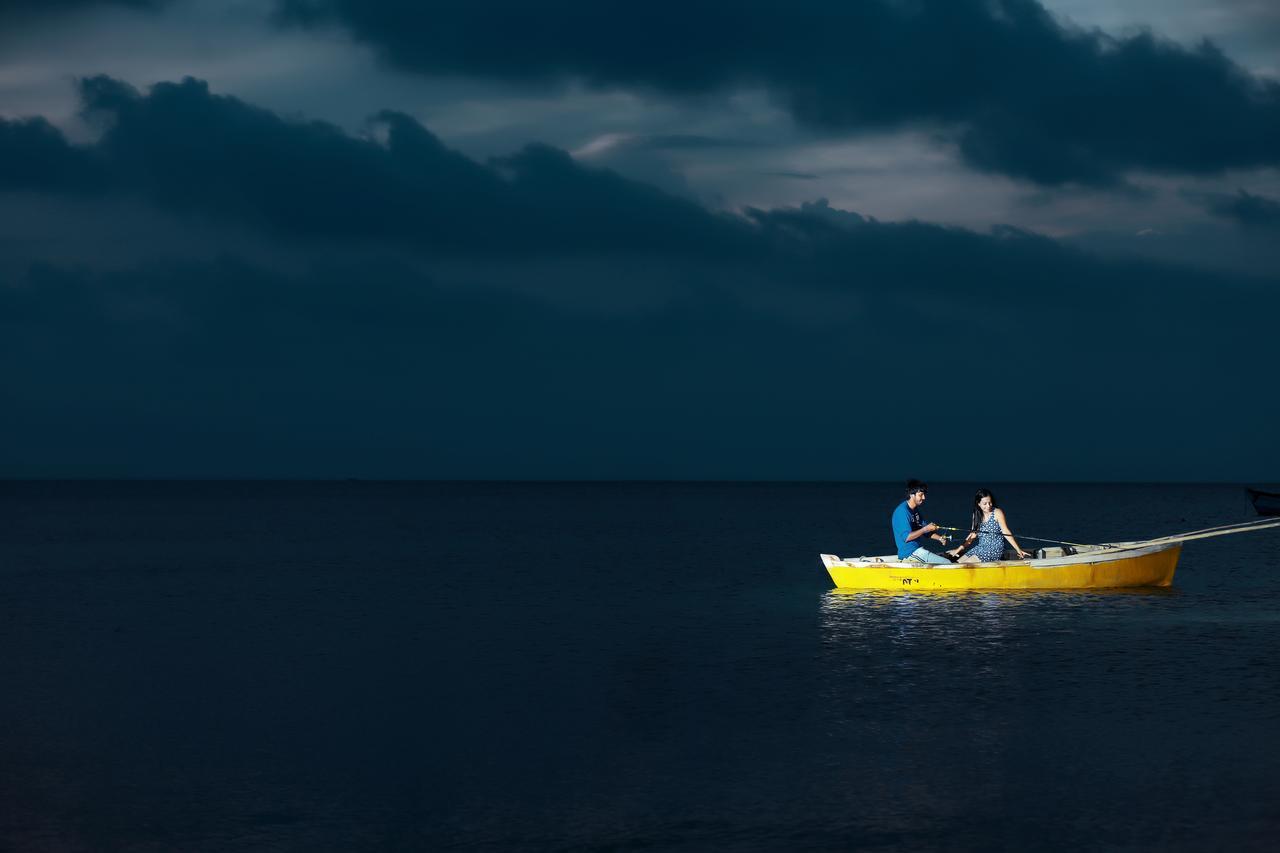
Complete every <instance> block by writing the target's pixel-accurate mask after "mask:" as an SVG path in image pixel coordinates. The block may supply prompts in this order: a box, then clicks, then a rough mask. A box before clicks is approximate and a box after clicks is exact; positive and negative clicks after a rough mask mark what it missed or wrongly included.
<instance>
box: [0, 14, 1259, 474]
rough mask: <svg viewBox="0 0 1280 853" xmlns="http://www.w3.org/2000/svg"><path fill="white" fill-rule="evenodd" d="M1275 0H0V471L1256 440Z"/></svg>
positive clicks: (441, 467) (202, 470)
mask: <svg viewBox="0 0 1280 853" xmlns="http://www.w3.org/2000/svg"><path fill="white" fill-rule="evenodd" d="M1278 318H1280V6H1276V5H1275V4H1273V3H1270V2H1257V1H1256V0H1217V1H1216V2H1211V0H1161V2H1156V0H1127V2H1126V0H1119V2H1102V0H1060V2H1054V3H1049V4H1047V5H1045V4H1041V3H1037V2H1033V0H845V2H830V0H828V2H822V1H821V0H791V2H788V3H774V2H753V1H752V0H745V2H744V0H734V1H733V2H729V0H681V2H678V3H675V2H665V0H649V2H645V3H637V4H600V3H588V2H582V0H546V1H545V2H542V3H536V4H535V3H527V2H510V0H507V2H493V0H468V2H461V0H456V1H455V0H449V1H448V2H435V3H431V2H409V0H226V2H213V0H116V2H111V0H96V1H92V0H53V2H49V0H29V1H28V2H18V1H17V0H0V394H2V395H3V396H2V397H0V402H2V403H3V405H4V413H3V414H4V417H3V420H2V421H0V422H2V423H3V429H2V431H0V476H7V477H81V476H88V477H116V476H126V477H370V478H374V477H393V478H398V477H411V478H502V479H506V478H511V479H523V478H537V479H580V478H586V479H594V478H642V479H647V478H664V479H665V478H674V479H684V478H693V479H703V478H714V479H722V478H723V479H852V480H863V479H900V478H904V477H907V476H917V477H924V478H928V479H935V480H946V479H964V480H984V481H1000V480H1040V479H1071V480H1080V479H1087V480H1214V481H1256V482H1274V481H1277V480H1280V449H1277V442H1276V440H1275V433H1276V423H1277V422H1278V421H1280V400H1278V399H1277V395H1276V389H1275V386H1276V381H1275V378H1274V377H1275V369H1274V364H1275V363H1276V358H1275V356H1274V349H1273V347H1274V343H1275V338H1276V336H1275V334H1274V330H1275V328H1276V324H1277V319H1278Z"/></svg>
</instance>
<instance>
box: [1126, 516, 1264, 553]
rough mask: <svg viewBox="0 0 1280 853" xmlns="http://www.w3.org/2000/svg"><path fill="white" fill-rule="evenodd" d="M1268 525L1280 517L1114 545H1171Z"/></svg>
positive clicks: (1140, 546) (1260, 528)
mask: <svg viewBox="0 0 1280 853" xmlns="http://www.w3.org/2000/svg"><path fill="white" fill-rule="evenodd" d="M1268 527H1280V518H1276V519H1267V520H1265V521H1250V522H1240V523H1238V524H1223V525H1219V526H1218V527H1206V528H1205V529H1204V530H1192V531H1191V532H1190V533H1174V534H1173V535H1171V536H1160V537H1157V538H1156V539H1140V540H1137V541H1134V542H1119V543H1117V545H1116V547H1121V548H1125V549H1130V548H1145V547H1147V546H1148V545H1172V544H1174V543H1175V542H1191V541H1192V540H1195V539H1212V538H1213V537H1214V536H1230V535H1231V534H1232V533H1252V532H1253V531H1255V530H1266V529H1267V528H1268Z"/></svg>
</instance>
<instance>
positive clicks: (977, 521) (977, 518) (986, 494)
mask: <svg viewBox="0 0 1280 853" xmlns="http://www.w3.org/2000/svg"><path fill="white" fill-rule="evenodd" d="M983 498H991V511H992V512H995V510H996V507H998V506H1000V504H998V503H996V496H995V492H993V491H991V490H990V489H978V491H977V492H975V493H974V496H973V523H972V524H970V525H969V529H970V530H975V531H976V530H977V529H978V528H979V527H981V526H982V507H980V506H978V501H980V500H982V499H983Z"/></svg>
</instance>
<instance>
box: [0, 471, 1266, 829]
mask: <svg viewBox="0 0 1280 853" xmlns="http://www.w3.org/2000/svg"><path fill="white" fill-rule="evenodd" d="M995 489H996V492H997V494H998V495H999V497H1000V499H1001V502H1002V504H1003V505H1004V506H1005V507H1006V509H1007V512H1008V515H1009V518H1010V521H1011V522H1012V524H1013V526H1014V529H1015V531H1021V532H1023V533H1025V534H1030V535H1038V536H1047V537H1054V538H1064V539H1069V540H1073V541H1106V540H1112V539H1122V538H1138V537H1143V536H1154V535H1160V534H1165V533H1171V532H1176V531H1179V530H1187V529H1192V528H1199V527H1205V526H1209V525H1213V524H1220V523H1227V522H1232V521H1240V520H1244V519H1246V518H1247V517H1248V515H1247V507H1246V505H1245V501H1244V497H1243V493H1242V491H1241V490H1240V489H1239V488H1235V487H1226V486H1139V485H1125V486H1084V485H1009V486H1004V487H1000V486H998V485H997V486H995ZM972 490H973V485H972V484H965V485H948V484H935V485H934V486H933V489H932V491H931V493H930V499H929V503H928V505H927V506H926V516H927V517H931V518H933V519H935V520H938V521H941V522H942V523H947V524H954V525H957V526H958V525H960V524H963V523H964V521H965V519H966V515H967V508H968V504H969V500H970V496H971V494H972ZM898 500H899V488H898V486H897V485H896V484H893V485H866V484H853V485H836V484H421V483H358V482H351V483H12V482H11V483H4V484H0V512H2V514H0V577H2V583H0V850H11V851H99V850H103V851H205V850H207V851H249V850H273V851H275V850H281V851H283V850H289V851H293V850H297V851H312V850H335V851H348V850H350V851H357V850H443V849H475V850H512V849H516V850H521V849H529V850H542V849H548V850H640V849H643V850H722V849H732V850H757V849H759V850H792V849H794V850H820V849H852V848H865V849H872V850H933V849H948V850H975V849H991V848H997V849H1012V850H1030V849H1037V850H1040V849H1061V850H1075V849H1080V848H1086V849H1109V850H1152V849H1159V850H1275V849H1277V848H1278V847H1280V533H1276V532H1275V531H1267V532H1262V533H1253V534H1247V535H1241V536H1231V537H1224V538H1221V539H1214V540H1208V541H1205V542H1195V543H1190V544H1188V545H1187V546H1186V548H1185V550H1184V552H1183V558H1182V561H1181V564H1180V565H1179V567H1178V572H1177V575H1176V577H1175V580H1174V586H1173V588H1172V589H1170V590H1151V591H1129V592H1111V593H1038V594H1019V593H972V594H961V595H927V594H925V595H922V594H918V593H917V594H909V593H900V594H858V595H849V594H839V593H835V592H833V591H832V589H831V584H830V581H829V579H828V577H827V575H826V572H825V571H824V570H823V568H822V566H821V564H820V562H819V560H818V554H819V553H820V552H823V551H827V552H836V553H842V554H861V553H883V552H887V551H888V550H890V547H889V543H890V536H889V532H888V516H889V512H890V511H891V509H892V508H893V505H894V504H895V503H896V502H897V501H898ZM930 511H931V512H930ZM1024 544H1027V543H1025V542H1024Z"/></svg>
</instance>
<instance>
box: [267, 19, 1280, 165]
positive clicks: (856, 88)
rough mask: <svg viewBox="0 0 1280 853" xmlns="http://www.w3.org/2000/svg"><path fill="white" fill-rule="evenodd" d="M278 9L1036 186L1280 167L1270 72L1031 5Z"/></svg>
mask: <svg viewBox="0 0 1280 853" xmlns="http://www.w3.org/2000/svg"><path fill="white" fill-rule="evenodd" d="M279 16H280V18H281V20H284V21H289V22H293V23H298V24H305V25H318V24H320V23H323V22H336V23H339V24H340V25H342V26H343V27H345V28H347V29H348V30H349V31H350V32H351V33H353V34H354V35H355V36H356V37H357V38H359V39H361V40H363V41H365V42H367V43H369V44H371V45H372V46H374V47H375V48H376V49H377V50H378V51H379V52H380V53H381V55H382V56H383V57H384V58H385V59H386V60H387V62H389V63H390V64H392V65H393V66H394V67H397V68H400V69H405V70H410V71H415V72H420V73H424V74H437V75H457V74H466V75H476V76H484V77H493V78H499V79H502V80H506V81H511V82H514V83H524V84H529V83H535V82H541V83H552V82H555V81H560V80H564V79H570V78H573V79H581V80H585V81H587V82H588V83H590V84H592V85H595V86H599V87H619V88H635V89H642V90H649V91H655V90H656V91H660V92H664V93H667V94H674V95H695V94H697V95H701V94H705V93H713V92H727V91H730V90H733V89H735V88H739V87H763V88H765V89H767V90H769V91H771V92H773V93H774V94H775V96H776V97H777V98H778V99H779V100H780V101H781V102H782V103H783V104H785V105H786V107H787V108H788V109H789V110H790V112H791V114H792V115H793V116H794V117H795V118H796V119H797V120H798V121H800V122H802V123H804V124H806V125H808V126H810V127H813V128H818V129H822V130H826V131H831V132H840V133H857V132H864V131H879V130H886V129H899V128H904V127H920V126H923V127H932V128H935V129H936V131H937V132H938V133H940V134H942V135H943V136H945V137H946V138H948V139H950V140H952V141H953V142H954V143H955V144H956V145H957V146H958V148H959V151H960V152H961V154H962V155H963V157H964V159H965V160H966V161H967V162H968V163H969V164H970V165H971V166H973V167H975V168H977V169H980V170H984V171H990V172H998V173H1002V174H1006V175H1010V176H1013V177H1016V178H1020V179H1024V180H1028V181H1032V182H1036V183H1038V184H1043V185H1060V184H1066V183H1078V184H1087V185H1096V186H1108V185H1114V184H1117V183H1121V182H1122V181H1123V178H1124V175H1125V173H1126V172H1128V171H1130V170H1154V171H1166V172H1179V173H1195V174H1208V173H1217V172H1220V171H1221V170H1224V169H1228V168H1247V167H1254V166H1264V165H1274V164H1276V163H1277V162H1280V85H1278V84H1277V83H1275V82H1273V81H1270V80H1265V79H1262V78H1257V77H1253V76H1251V75H1250V74H1249V73H1247V72H1246V71H1245V70H1243V69H1242V68H1240V67H1239V66H1237V65H1235V64H1234V63H1233V62H1232V61H1231V60H1230V59H1228V58H1227V57H1226V56H1225V55H1224V54H1223V53H1222V52H1221V51H1220V50H1218V49H1217V48H1216V47H1214V46H1213V45H1212V44H1210V43H1208V42H1204V43H1202V44H1200V45H1198V46H1196V47H1194V48H1186V47H1182V46H1179V45H1177V44H1174V43H1173V42H1169V41H1165V40H1162V39H1160V38H1159V37H1157V36H1156V35H1153V34H1151V33H1149V32H1142V33H1137V34H1132V35H1126V36H1123V37H1115V36H1110V35H1107V34H1105V33H1103V32H1101V31H1097V30H1089V31H1086V30H1081V29H1077V28H1073V27H1070V26H1067V25H1065V24H1063V23H1061V22H1060V21H1058V20H1056V19H1055V18H1054V17H1053V16H1052V15H1051V14H1050V13H1049V12H1048V11H1046V9H1045V8H1044V7H1043V6H1041V5H1040V4H1039V3H1037V2H1034V0H994V2H992V0H916V2H909V3H904V2H890V0H857V2H845V3H833V2H829V0H800V2H798V3H789V4H786V5H785V6H779V5H776V4H772V3H739V2H732V3H731V2H726V0H695V2H670V1H669V0H660V2H656V3H647V4H644V5H643V6H637V7H635V8H634V9H631V10H630V11H628V10H626V9H619V8H617V7H613V6H602V5H600V4H597V3H590V2H584V0H557V2H551V3H540V4H534V5H530V4H527V3H522V2H516V0H490V2H465V3H464V2H445V3H433V4H429V5H422V4H415V3H402V2H364V0H281V2H280V12H279Z"/></svg>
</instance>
